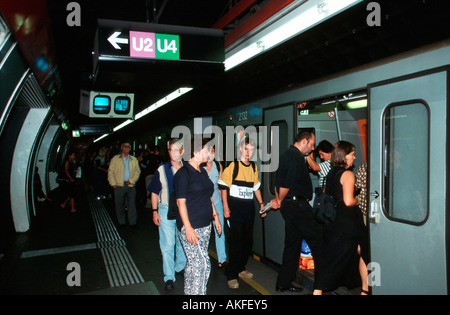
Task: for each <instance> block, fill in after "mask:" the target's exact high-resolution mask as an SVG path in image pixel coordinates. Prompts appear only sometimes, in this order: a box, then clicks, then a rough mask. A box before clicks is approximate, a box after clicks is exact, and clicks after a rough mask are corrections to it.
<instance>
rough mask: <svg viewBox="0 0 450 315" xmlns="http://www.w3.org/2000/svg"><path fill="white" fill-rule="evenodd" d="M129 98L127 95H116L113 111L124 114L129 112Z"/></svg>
mask: <svg viewBox="0 0 450 315" xmlns="http://www.w3.org/2000/svg"><path fill="white" fill-rule="evenodd" d="M130 109H131V100H130V98H129V97H127V96H118V97H116V99H115V100H114V112H115V113H116V114H122V115H126V114H128V113H129V112H130Z"/></svg>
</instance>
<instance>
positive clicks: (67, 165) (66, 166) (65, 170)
mask: <svg viewBox="0 0 450 315" xmlns="http://www.w3.org/2000/svg"><path fill="white" fill-rule="evenodd" d="M64 172H65V173H66V175H67V178H68V179H69V180H70V181H71V182H74V181H75V179H73V178H72V176H71V175H70V172H69V161H68V160H67V161H66V162H65V163H64Z"/></svg>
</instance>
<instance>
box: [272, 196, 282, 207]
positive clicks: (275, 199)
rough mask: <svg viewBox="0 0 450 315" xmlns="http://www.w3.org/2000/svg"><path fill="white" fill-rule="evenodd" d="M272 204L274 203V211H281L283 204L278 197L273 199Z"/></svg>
mask: <svg viewBox="0 0 450 315" xmlns="http://www.w3.org/2000/svg"><path fill="white" fill-rule="evenodd" d="M270 202H271V203H272V209H274V210H277V209H280V207H281V203H280V200H279V199H278V197H275V198H273V199H272V200H271V201H270Z"/></svg>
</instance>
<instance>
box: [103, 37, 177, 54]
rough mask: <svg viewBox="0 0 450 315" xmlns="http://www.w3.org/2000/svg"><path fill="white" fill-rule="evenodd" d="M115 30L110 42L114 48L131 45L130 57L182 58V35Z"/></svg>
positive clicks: (109, 38)
mask: <svg viewBox="0 0 450 315" xmlns="http://www.w3.org/2000/svg"><path fill="white" fill-rule="evenodd" d="M124 35H125V36H123V35H122V32H118V31H116V32H114V33H112V34H111V36H109V37H108V42H109V43H110V44H111V45H112V46H113V47H114V49H117V50H121V49H122V47H121V46H124V45H129V51H130V57H140V58H150V59H174V60H178V59H180V36H179V35H172V34H158V33H150V32H137V31H129V33H128V34H124Z"/></svg>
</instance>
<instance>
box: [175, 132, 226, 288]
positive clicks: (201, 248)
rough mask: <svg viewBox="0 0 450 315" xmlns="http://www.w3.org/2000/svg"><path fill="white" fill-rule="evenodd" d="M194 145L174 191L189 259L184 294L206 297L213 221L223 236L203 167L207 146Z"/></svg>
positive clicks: (177, 175)
mask: <svg viewBox="0 0 450 315" xmlns="http://www.w3.org/2000/svg"><path fill="white" fill-rule="evenodd" d="M197 142H198V143H195V142H194V140H192V141H191V151H192V154H191V159H190V160H189V162H188V163H184V165H183V167H182V168H180V169H179V170H178V172H177V173H176V174H175V177H174V190H175V195H176V198H177V206H178V212H179V213H178V214H177V227H178V230H179V232H178V233H179V236H180V240H181V244H182V245H183V248H184V252H185V254H186V258H187V264H186V268H185V270H184V293H185V294H189V295H192V294H203V295H204V294H206V284H207V283H208V279H209V274H210V272H211V262H210V260H209V255H208V246H209V239H210V236H211V221H212V220H214V224H215V227H216V230H217V233H218V234H219V235H220V234H221V232H222V227H221V225H220V221H219V216H218V213H217V211H216V209H215V207H214V203H213V201H212V198H211V196H212V194H213V192H214V185H213V183H212V182H211V180H210V179H209V177H208V173H207V171H206V170H205V169H204V168H203V167H200V164H201V163H202V162H205V161H206V157H207V154H208V152H207V147H206V142H205V141H202V140H201V139H198V141H197Z"/></svg>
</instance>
